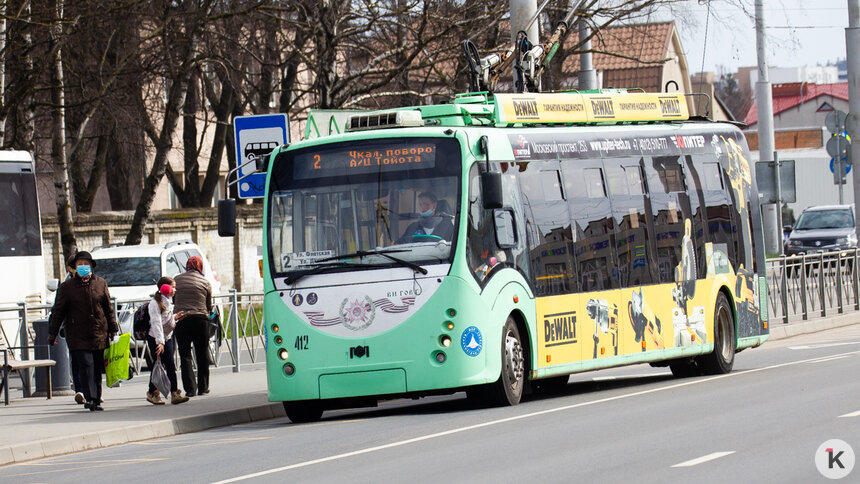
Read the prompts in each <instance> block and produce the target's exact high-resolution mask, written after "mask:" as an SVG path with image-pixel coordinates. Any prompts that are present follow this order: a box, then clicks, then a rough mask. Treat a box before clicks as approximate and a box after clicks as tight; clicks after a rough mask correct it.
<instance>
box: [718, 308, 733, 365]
mask: <svg viewBox="0 0 860 484" xmlns="http://www.w3.org/2000/svg"><path fill="white" fill-rule="evenodd" d="M719 323H720V349H721V352H720V354H721V355H722V357H723V361H725V362H726V363H728V362H730V361H732V357H733V352H732V346H733V344H734V342H733V341H732V338H731V334H732V330H731V326H730V325H731V318H729V312H728V311H727V310H726V308H720V319H719Z"/></svg>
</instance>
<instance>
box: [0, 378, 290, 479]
mask: <svg viewBox="0 0 860 484" xmlns="http://www.w3.org/2000/svg"><path fill="white" fill-rule="evenodd" d="M241 368H242V371H241V372H239V373H233V367H232V366H224V365H222V366H221V367H220V368H215V367H214V366H213V367H211V368H210V384H209V388H210V390H211V393H209V394H208V395H204V396H197V397H192V398H191V400H189V401H188V402H186V403H183V404H180V405H171V404H170V403H167V404H165V405H158V406H156V405H152V404H150V403H149V402H147V401H146V399H145V397H146V390H147V386H148V383H149V373H148V372H144V373H142V374H140V375H137V376H135V377H134V378H133V379H131V380H130V381H127V382H123V383H122V384H121V386H120V387H118V388H104V389H103V391H102V399H103V400H104V403H103V404H102V406H103V407H104V409H105V410H104V411H103V412H90V411H88V410H85V409H84V406H83V405H78V404H76V403H75V401H74V398H73V397H72V396H55V397H54V398H52V399H51V400H48V399H46V398H44V397H36V398H22V397H21V380H20V378H18V376H17V375H15V376H14V377H13V376H10V379H11V382H10V383H12V386H11V388H10V390H9V406H8V407H5V406H3V405H2V402H0V465H4V464H11V463H13V462H22V461H27V460H32V459H39V458H42V457H49V456H54V455H62V454H69V453H73V452H80V451H83V450H89V449H97V448H101V447H108V446H111V445H117V444H124V443H127V442H135V441H140V440H147V439H152V438H156V437H166V436H170V435H176V434H184V433H189V432H198V431H201V430H205V429H209V428H213V427H223V426H227V425H233V424H237V423H246V422H252V421H256V420H266V419H271V418H275V417H282V416H284V415H285V413H284V407H283V405H281V404H280V403H272V402H269V401H268V399H267V393H266V372H265V366H264V364H263V363H257V364H243V365H242V367H241ZM177 376H178V375H177ZM181 386H182V382H181V381H180V388H181Z"/></svg>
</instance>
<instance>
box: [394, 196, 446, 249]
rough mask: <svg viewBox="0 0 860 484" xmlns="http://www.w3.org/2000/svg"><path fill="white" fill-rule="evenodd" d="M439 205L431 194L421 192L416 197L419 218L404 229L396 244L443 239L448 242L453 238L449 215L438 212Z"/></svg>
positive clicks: (437, 200)
mask: <svg viewBox="0 0 860 484" xmlns="http://www.w3.org/2000/svg"><path fill="white" fill-rule="evenodd" d="M439 205H440V204H439V199H438V198H436V195H434V194H433V193H432V192H422V193H421V194H420V195H418V215H419V216H420V217H419V219H418V221H417V222H412V223H411V224H409V226H408V227H406V230H405V231H404V232H403V235H402V236H401V237H400V238H399V239H397V243H400V244H402V243H408V242H419V241H421V240H422V239H423V240H438V239H443V240H447V241H449V242H450V241H451V238H452V237H453V236H454V224H453V223H451V217H450V214H447V213H444V212H443V211H442V210H438V208H439Z"/></svg>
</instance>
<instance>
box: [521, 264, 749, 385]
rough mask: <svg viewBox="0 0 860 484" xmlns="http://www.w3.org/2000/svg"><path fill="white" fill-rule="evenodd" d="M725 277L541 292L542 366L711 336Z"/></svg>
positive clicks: (686, 343)
mask: <svg viewBox="0 0 860 484" xmlns="http://www.w3.org/2000/svg"><path fill="white" fill-rule="evenodd" d="M721 279H724V281H723V282H719V281H714V280H711V279H704V280H698V281H683V282H678V283H669V284H654V285H650V286H640V287H632V288H625V289H613V290H608V291H599V292H589V293H579V294H569V295H559V296H549V297H539V298H537V299H536V300H535V308H536V310H537V326H538V342H537V343H538V345H537V346H538V348H537V353H538V362H537V363H538V368H546V367H551V366H555V365H563V364H569V363H575V362H578V361H588V360H598V359H602V358H611V357H615V356H622V355H631V354H636V353H642V352H647V351H655V350H663V349H670V348H680V347H685V346H696V345H702V344H704V343H707V342H709V341H710V342H713V310H714V309H713V308H714V302H715V301H716V288H717V287H719V286H720V285H725V284H727V281H731V279H732V278H731V277H730V276H728V277H724V278H721ZM687 283H689V284H692V286H691V285H688V284H687ZM693 287H695V289H693Z"/></svg>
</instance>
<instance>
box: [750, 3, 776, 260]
mask: <svg viewBox="0 0 860 484" xmlns="http://www.w3.org/2000/svg"><path fill="white" fill-rule="evenodd" d="M764 28H765V26H764V0H755V46H756V54H757V57H758V81H756V83H755V97H756V115H757V116H758V159H759V161H770V160H772V157H773V156H774V145H775V143H774V140H773V94H772V91H771V87H770V80H769V79H768V73H767V39H766V38H765V32H764ZM775 169H776V170H779V167H778V166H777V167H775ZM780 208H781V207H778V206H776V205H774V204H767V205H763V206H762V207H761V209H762V213H761V217H762V224H763V225H764V247H765V252H766V253H768V254H781V253H782V236H781V233H782V228H781V227H780V226H779V217H778V215H779V212H780Z"/></svg>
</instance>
